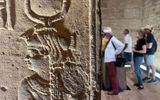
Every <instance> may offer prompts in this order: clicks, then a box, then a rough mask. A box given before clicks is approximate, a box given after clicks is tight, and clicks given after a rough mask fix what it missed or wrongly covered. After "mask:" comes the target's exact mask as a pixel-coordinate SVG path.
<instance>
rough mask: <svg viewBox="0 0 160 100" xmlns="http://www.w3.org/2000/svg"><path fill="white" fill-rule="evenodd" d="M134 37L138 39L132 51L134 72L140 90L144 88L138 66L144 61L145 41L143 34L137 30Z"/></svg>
mask: <svg viewBox="0 0 160 100" xmlns="http://www.w3.org/2000/svg"><path fill="white" fill-rule="evenodd" d="M136 37H137V38H138V40H137V44H136V46H135V47H134V49H133V52H134V54H133V55H134V72H135V74H136V76H137V79H138V84H137V85H138V89H139V90H141V89H143V88H144V86H143V81H142V76H141V68H140V65H141V64H142V61H143V59H144V54H145V53H146V40H145V34H144V32H143V31H141V30H138V31H137V32H136Z"/></svg>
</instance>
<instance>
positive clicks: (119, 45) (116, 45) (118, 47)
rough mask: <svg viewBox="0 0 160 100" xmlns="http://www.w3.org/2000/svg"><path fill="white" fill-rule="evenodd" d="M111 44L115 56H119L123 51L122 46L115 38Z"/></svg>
mask: <svg viewBox="0 0 160 100" xmlns="http://www.w3.org/2000/svg"><path fill="white" fill-rule="evenodd" d="M112 41H113V43H114V45H115V47H116V53H115V54H116V55H118V54H120V53H121V52H122V50H123V49H124V44H123V43H122V42H121V41H119V40H118V39H117V38H116V37H113V40H112Z"/></svg>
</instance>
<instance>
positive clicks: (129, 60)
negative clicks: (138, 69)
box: [123, 29, 133, 69]
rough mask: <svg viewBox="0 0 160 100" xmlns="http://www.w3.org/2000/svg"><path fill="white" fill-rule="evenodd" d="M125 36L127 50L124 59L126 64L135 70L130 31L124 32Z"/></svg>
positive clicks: (125, 49)
mask: <svg viewBox="0 0 160 100" xmlns="http://www.w3.org/2000/svg"><path fill="white" fill-rule="evenodd" d="M123 34H124V35H125V37H124V43H125V48H124V57H125V62H126V63H129V64H130V65H131V67H132V69H133V62H132V38H131V36H130V34H129V30H128V29H125V30H124V31H123Z"/></svg>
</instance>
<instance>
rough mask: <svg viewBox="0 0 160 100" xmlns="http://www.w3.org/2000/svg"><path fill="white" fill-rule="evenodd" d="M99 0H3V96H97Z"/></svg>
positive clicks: (7, 99) (52, 99) (6, 99)
mask: <svg viewBox="0 0 160 100" xmlns="http://www.w3.org/2000/svg"><path fill="white" fill-rule="evenodd" d="M98 3H99V0H92V1H90V0H0V48H1V49H0V79H1V80H0V100H82V99H83V100H93V99H96V100H98V98H97V97H96V95H95V93H99V89H97V86H98V84H97V79H99V78H98V77H97V76H96V74H97V73H99V72H98V70H97V69H98V68H97V67H98V66H97V65H98V64H97V63H98V61H99V57H97V56H96V55H98V54H97V53H98V48H96V47H97V46H99V43H98V41H99V40H98V39H99V29H100V21H99V11H98V12H97V9H99V8H98Z"/></svg>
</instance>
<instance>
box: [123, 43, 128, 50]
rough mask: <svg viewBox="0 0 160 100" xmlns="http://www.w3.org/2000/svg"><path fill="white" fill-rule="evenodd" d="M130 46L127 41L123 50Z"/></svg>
mask: <svg viewBox="0 0 160 100" xmlns="http://www.w3.org/2000/svg"><path fill="white" fill-rule="evenodd" d="M127 47H128V43H125V46H124V49H123V51H124V50H125V49H126V48H127Z"/></svg>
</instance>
